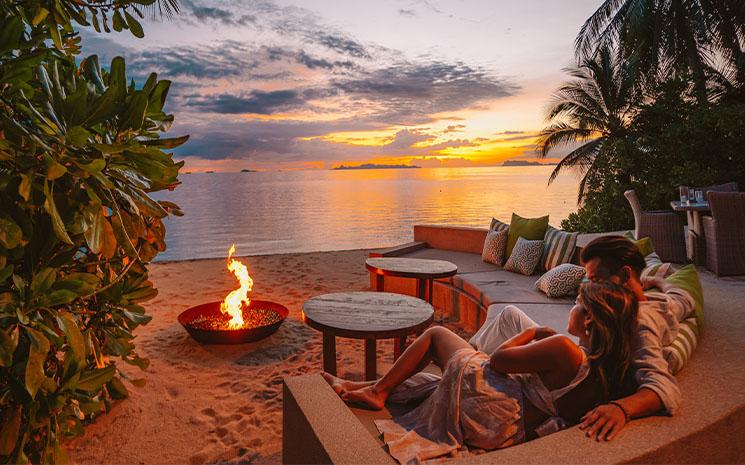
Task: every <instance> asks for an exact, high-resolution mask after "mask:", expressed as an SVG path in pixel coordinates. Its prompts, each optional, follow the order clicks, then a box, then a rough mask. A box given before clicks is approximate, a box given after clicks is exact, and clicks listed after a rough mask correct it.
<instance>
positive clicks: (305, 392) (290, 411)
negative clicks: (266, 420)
mask: <svg viewBox="0 0 745 465" xmlns="http://www.w3.org/2000/svg"><path fill="white" fill-rule="evenodd" d="M283 395H284V398H283V415H282V428H283V434H282V463H285V464H307V463H313V464H316V463H323V464H325V463H333V464H343V465H356V464H361V463H369V464H385V465H395V464H396V461H395V460H393V458H391V456H390V455H388V454H387V453H386V452H385V451H384V450H383V448H382V447H381V446H380V445H379V444H378V443H377V442H376V441H375V439H374V438H373V437H372V436H371V435H370V433H369V432H368V431H367V430H366V429H365V427H364V426H363V425H362V423H360V421H359V420H358V419H357V418H356V417H355V416H354V414H352V412H351V411H350V410H349V409H348V408H347V406H346V405H344V402H342V401H341V399H340V398H339V396H337V395H336V393H335V392H334V391H333V389H331V387H330V386H329V385H328V384H327V383H326V382H325V381H324V380H323V378H322V377H321V376H320V375H317V374H316V375H306V376H297V377H294V378H285V379H284V389H283Z"/></svg>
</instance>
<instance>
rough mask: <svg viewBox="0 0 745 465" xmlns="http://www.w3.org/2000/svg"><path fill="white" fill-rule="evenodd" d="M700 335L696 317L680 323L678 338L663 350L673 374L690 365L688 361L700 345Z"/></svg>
mask: <svg viewBox="0 0 745 465" xmlns="http://www.w3.org/2000/svg"><path fill="white" fill-rule="evenodd" d="M699 335H700V331H699V326H698V323H697V322H696V317H691V318H688V319H686V320H684V321H682V322H681V323H680V328H679V329H678V336H677V337H676V338H675V340H674V341H673V343H672V344H670V345H669V346H665V347H664V348H663V349H662V353H663V355H664V356H665V360H667V366H668V368H669V369H670V372H671V373H672V374H676V373H677V372H679V371H680V370H681V369H683V367H684V366H685V364H686V363H688V359H689V358H691V354H693V351H694V349H696V346H697V345H698V337H699Z"/></svg>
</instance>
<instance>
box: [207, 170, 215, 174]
mask: <svg viewBox="0 0 745 465" xmlns="http://www.w3.org/2000/svg"><path fill="white" fill-rule="evenodd" d="M205 173H208V174H209V173H214V171H205Z"/></svg>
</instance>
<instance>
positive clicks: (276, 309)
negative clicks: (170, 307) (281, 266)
mask: <svg viewBox="0 0 745 465" xmlns="http://www.w3.org/2000/svg"><path fill="white" fill-rule="evenodd" d="M233 253H235V245H233V246H232V247H231V248H230V251H229V252H228V269H229V270H230V271H231V272H233V274H234V275H235V277H236V278H237V279H238V281H239V282H240V287H239V288H238V289H236V290H234V291H232V292H231V293H230V294H228V295H227V297H225V300H224V301H222V302H210V303H206V304H202V305H197V306H196V307H191V308H189V309H187V310H186V311H184V312H182V313H181V314H180V315H179V316H178V322H179V323H181V325H182V326H183V327H184V328H185V329H186V331H187V332H188V333H189V334H190V335H191V337H193V338H194V339H196V340H197V341H199V342H201V343H204V344H241V343H244V342H252V341H258V340H259V339H263V338H265V337H267V336H269V335H271V334H272V333H274V332H275V331H277V329H279V326H280V325H281V324H282V322H283V321H284V320H285V318H287V315H288V313H289V311H288V310H287V307H285V306H284V305H280V304H278V303H275V302H269V301H265V300H251V299H249V298H248V293H249V292H250V291H251V287H252V286H253V280H252V279H251V277H250V276H249V275H248V268H246V265H244V264H243V263H241V262H239V261H238V260H235V259H234V258H233Z"/></svg>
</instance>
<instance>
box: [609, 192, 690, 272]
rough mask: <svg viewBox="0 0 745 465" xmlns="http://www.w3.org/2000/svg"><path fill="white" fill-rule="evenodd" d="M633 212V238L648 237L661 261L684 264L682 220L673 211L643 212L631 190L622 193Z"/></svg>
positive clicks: (637, 198) (684, 250) (684, 245)
mask: <svg viewBox="0 0 745 465" xmlns="http://www.w3.org/2000/svg"><path fill="white" fill-rule="evenodd" d="M623 195H624V196H625V197H626V198H627V199H628V201H629V204H631V209H632V210H633V211H634V222H635V223H636V227H635V229H634V236H636V238H637V239H642V238H644V237H649V238H650V239H651V240H652V245H654V250H655V252H657V255H659V256H660V258H661V259H662V260H663V261H666V262H675V263H685V262H686V260H687V258H686V244H685V228H684V226H683V219H682V218H681V217H680V216H678V215H677V214H676V213H675V212H673V211H644V210H642V206H641V204H640V203H639V197H637V195H636V192H635V191H634V190H633V189H631V190H628V191H626V192H624V193H623Z"/></svg>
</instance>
